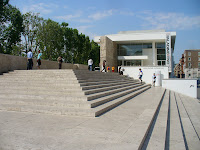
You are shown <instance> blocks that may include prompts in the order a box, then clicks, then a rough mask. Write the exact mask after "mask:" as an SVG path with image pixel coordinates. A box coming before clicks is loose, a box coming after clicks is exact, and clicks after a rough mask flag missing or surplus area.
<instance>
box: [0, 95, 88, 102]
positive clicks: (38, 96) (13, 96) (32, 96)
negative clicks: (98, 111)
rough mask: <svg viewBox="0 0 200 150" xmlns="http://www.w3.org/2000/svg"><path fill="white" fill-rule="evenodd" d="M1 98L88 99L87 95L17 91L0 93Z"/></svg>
mask: <svg viewBox="0 0 200 150" xmlns="http://www.w3.org/2000/svg"><path fill="white" fill-rule="evenodd" d="M0 98H1V99H14V100H20V99H23V100H24V99H30V100H35V99H38V100H46V101H48V100H61V101H62V100H63V101H71V100H73V101H87V97H86V96H79V95H76V96H70V95H63V94H62V95H48V94H43V95H31V94H29V93H25V94H15V93H8V94H0Z"/></svg>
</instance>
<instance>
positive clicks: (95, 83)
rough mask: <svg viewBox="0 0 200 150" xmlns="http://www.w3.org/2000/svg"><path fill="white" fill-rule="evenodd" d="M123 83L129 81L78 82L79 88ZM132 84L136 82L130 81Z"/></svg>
mask: <svg viewBox="0 0 200 150" xmlns="http://www.w3.org/2000/svg"><path fill="white" fill-rule="evenodd" d="M123 82H130V81H127V80H107V81H99V80H96V81H85V80H84V81H81V82H80V81H79V83H80V86H81V87H84V86H93V85H102V84H112V83H118V84H120V83H123ZM132 82H137V81H132Z"/></svg>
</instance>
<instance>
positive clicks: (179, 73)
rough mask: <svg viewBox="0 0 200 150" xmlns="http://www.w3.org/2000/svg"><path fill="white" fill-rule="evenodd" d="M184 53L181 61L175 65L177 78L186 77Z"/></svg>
mask: <svg viewBox="0 0 200 150" xmlns="http://www.w3.org/2000/svg"><path fill="white" fill-rule="evenodd" d="M183 68H184V54H182V57H181V59H180V60H179V63H178V64H176V65H175V67H174V75H175V76H176V77H177V78H185V73H184V70H183Z"/></svg>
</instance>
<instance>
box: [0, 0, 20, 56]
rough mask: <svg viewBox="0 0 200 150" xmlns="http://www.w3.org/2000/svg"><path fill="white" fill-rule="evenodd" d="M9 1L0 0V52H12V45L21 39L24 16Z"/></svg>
mask: <svg viewBox="0 0 200 150" xmlns="http://www.w3.org/2000/svg"><path fill="white" fill-rule="evenodd" d="M8 2H9V1H8V0H0V4H1V5H0V52H1V53H7V54H10V53H12V46H13V45H16V43H17V42H20V41H21V32H22V31H23V27H22V22H23V18H22V15H21V12H20V11H19V10H18V9H17V8H15V7H13V6H11V5H10V4H8Z"/></svg>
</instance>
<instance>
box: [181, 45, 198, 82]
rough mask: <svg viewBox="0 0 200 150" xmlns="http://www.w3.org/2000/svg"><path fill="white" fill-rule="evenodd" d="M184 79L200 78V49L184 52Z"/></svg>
mask: <svg viewBox="0 0 200 150" xmlns="http://www.w3.org/2000/svg"><path fill="white" fill-rule="evenodd" d="M184 72H185V78H199V77H200V49H192V50H185V51H184Z"/></svg>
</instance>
